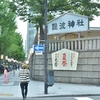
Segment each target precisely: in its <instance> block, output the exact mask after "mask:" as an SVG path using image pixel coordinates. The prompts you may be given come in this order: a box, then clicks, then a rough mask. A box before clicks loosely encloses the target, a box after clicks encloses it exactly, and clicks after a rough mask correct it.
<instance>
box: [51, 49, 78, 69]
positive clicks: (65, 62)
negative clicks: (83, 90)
mask: <svg viewBox="0 0 100 100" xmlns="http://www.w3.org/2000/svg"><path fill="white" fill-rule="evenodd" d="M77 61H78V53H77V52H74V51H71V50H68V49H62V50H59V51H57V52H54V53H52V65H53V70H76V69H77Z"/></svg>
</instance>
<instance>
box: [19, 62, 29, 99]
mask: <svg viewBox="0 0 100 100" xmlns="http://www.w3.org/2000/svg"><path fill="white" fill-rule="evenodd" d="M29 76H30V71H29V70H28V69H27V65H26V64H24V65H23V66H22V69H21V70H20V71H19V77H20V87H21V92H22V96H23V100H25V98H26V97H27V93H28V83H29V80H30V79H29Z"/></svg>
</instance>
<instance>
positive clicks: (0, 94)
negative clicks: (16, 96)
mask: <svg viewBox="0 0 100 100" xmlns="http://www.w3.org/2000/svg"><path fill="white" fill-rule="evenodd" d="M0 96H13V94H3V93H0Z"/></svg>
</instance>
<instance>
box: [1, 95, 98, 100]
mask: <svg viewBox="0 0 100 100" xmlns="http://www.w3.org/2000/svg"><path fill="white" fill-rule="evenodd" d="M0 100H23V99H22V98H9V99H8V98H6V99H3V98H0ZM26 100H100V96H82V97H43V98H27V99H26Z"/></svg>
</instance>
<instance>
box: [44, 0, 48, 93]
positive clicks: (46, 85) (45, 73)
mask: <svg viewBox="0 0 100 100" xmlns="http://www.w3.org/2000/svg"><path fill="white" fill-rule="evenodd" d="M44 36H45V71H44V76H45V77H44V78H45V79H44V93H45V94H48V84H47V82H48V73H47V64H48V63H47V61H48V60H47V0H45V35H44Z"/></svg>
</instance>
